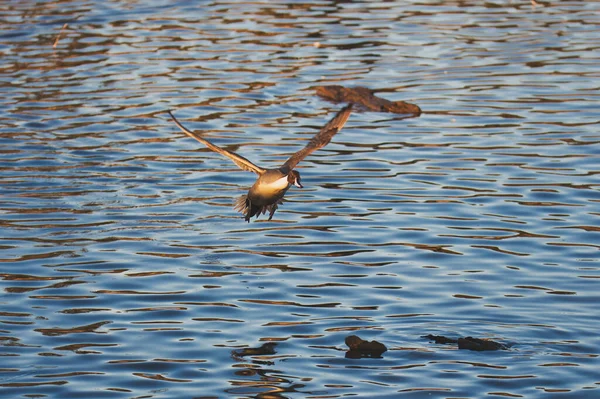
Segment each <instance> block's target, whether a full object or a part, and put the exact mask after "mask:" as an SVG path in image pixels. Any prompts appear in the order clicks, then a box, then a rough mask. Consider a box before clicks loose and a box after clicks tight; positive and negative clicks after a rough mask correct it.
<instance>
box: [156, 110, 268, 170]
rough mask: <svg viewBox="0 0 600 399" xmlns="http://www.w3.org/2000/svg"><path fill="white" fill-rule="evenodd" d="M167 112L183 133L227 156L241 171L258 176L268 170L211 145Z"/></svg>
mask: <svg viewBox="0 0 600 399" xmlns="http://www.w3.org/2000/svg"><path fill="white" fill-rule="evenodd" d="M167 112H168V113H169V115H170V116H171V118H172V119H173V121H174V122H175V124H176V125H177V126H178V127H179V129H181V131H182V132H183V133H185V134H187V135H188V136H190V137H191V138H194V139H196V140H198V141H199V142H201V143H202V144H204V145H205V146H207V147H208V148H210V149H211V150H213V151H214V152H218V153H219V154H221V155H225V156H226V157H227V158H229V159H231V160H232V161H233V162H234V163H235V164H236V165H237V166H239V167H240V168H241V169H243V170H247V171H249V172H254V173H256V174H257V175H262V174H263V173H265V172H266V169H263V168H261V167H260V166H257V165H255V164H253V163H252V162H250V161H249V160H247V159H246V158H244V157H243V156H241V155H238V154H236V153H235V152H232V151H227V150H226V149H224V148H221V147H219V146H218V145H215V144H213V143H211V142H210V141H208V140H206V139H205V138H203V137H201V136H200V135H199V134H197V133H194V132H192V131H191V130H189V129H187V128H186V127H185V126H183V125H182V124H181V123H179V121H178V120H177V118H175V116H174V115H173V114H172V113H171V111H167Z"/></svg>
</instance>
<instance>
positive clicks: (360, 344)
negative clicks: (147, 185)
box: [345, 335, 387, 359]
mask: <svg viewBox="0 0 600 399" xmlns="http://www.w3.org/2000/svg"><path fill="white" fill-rule="evenodd" d="M345 341H346V345H348V348H350V350H349V351H348V352H346V357H347V358H350V359H360V358H363V357H381V355H382V354H383V352H385V351H387V348H386V346H385V345H384V344H382V343H381V342H377V341H365V340H364V339H362V338H360V337H358V336H357V335H349V336H347V337H346V340H345Z"/></svg>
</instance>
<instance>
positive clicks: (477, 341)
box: [423, 334, 509, 352]
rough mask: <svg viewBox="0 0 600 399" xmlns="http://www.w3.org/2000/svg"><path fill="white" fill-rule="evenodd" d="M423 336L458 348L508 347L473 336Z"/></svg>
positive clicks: (481, 349)
mask: <svg viewBox="0 0 600 399" xmlns="http://www.w3.org/2000/svg"><path fill="white" fill-rule="evenodd" d="M423 338H427V339H428V340H430V341H433V342H435V343H436V344H442V345H447V344H457V345H458V349H468V350H470V351H479V352H481V351H497V350H507V349H509V347H508V346H507V345H504V344H502V343H500V342H496V341H492V340H491V339H481V338H473V337H465V338H458V339H454V338H448V337H445V336H443V335H432V334H429V335H424V336H423Z"/></svg>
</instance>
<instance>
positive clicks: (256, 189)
mask: <svg viewBox="0 0 600 399" xmlns="http://www.w3.org/2000/svg"><path fill="white" fill-rule="evenodd" d="M168 112H169V115H170V116H171V118H173V121H174V122H175V124H176V125H177V126H178V127H179V128H180V129H181V131H183V132H184V133H185V134H187V135H188V136H190V137H192V138H194V139H196V140H198V141H199V142H201V143H202V144H204V145H205V146H207V147H208V148H209V149H211V150H213V151H215V152H218V153H219V154H222V155H225V156H226V157H228V158H230V159H231V160H232V161H233V162H234V163H235V164H236V165H237V166H239V167H240V168H241V169H243V170H247V171H249V172H254V173H256V174H257V175H258V178H257V179H256V182H254V185H252V187H251V188H250V190H249V191H248V194H246V195H242V196H241V197H239V198H238V199H237V200H236V202H235V206H234V209H235V210H237V211H240V212H241V213H243V214H244V219H245V220H246V222H250V218H251V217H252V216H255V215H256V217H257V218H258V216H259V215H260V214H264V213H266V212H267V211H268V212H269V220H271V218H272V217H273V215H274V214H275V211H276V210H277V207H278V205H279V204H281V203H282V202H283V196H284V195H285V193H286V192H287V190H288V189H289V188H290V186H291V185H292V184H293V185H294V186H296V187H299V188H302V184H301V183H300V173H299V172H298V171H297V170H294V168H295V167H296V165H298V162H300V161H302V160H303V159H304V158H305V157H306V156H307V155H309V154H310V153H312V152H313V151H316V150H318V149H319V148H323V147H324V146H326V145H327V144H328V143H329V141H330V140H331V138H332V137H333V136H334V135H335V134H336V133H337V132H339V131H340V129H341V128H342V127H343V126H344V124H345V123H346V121H347V120H348V117H349V116H350V113H351V112H352V104H348V105H347V106H345V107H344V108H342V109H341V110H340V111H339V112H338V113H337V114H336V115H335V116H334V117H333V119H331V120H330V121H329V122H328V123H327V124H326V125H325V126H323V128H322V129H321V130H320V131H319V132H318V133H317V134H316V135H315V136H314V137H313V138H312V139H310V141H309V142H308V144H307V145H306V146H305V147H304V148H303V149H301V150H300V151H298V152H296V153H295V154H294V155H292V156H291V157H289V159H288V160H287V161H285V163H284V164H283V165H281V166H280V167H279V168H275V169H265V168H261V167H260V166H257V165H255V164H253V163H252V162H250V161H249V160H247V159H246V158H244V157H243V156H241V155H238V154H236V153H235V152H232V151H228V150H226V149H224V148H221V147H219V146H217V145H215V144H213V143H211V142H210V141H208V140H206V139H205V138H203V137H201V136H200V135H199V134H198V133H194V132H192V131H191V130H188V129H187V128H185V127H184V126H183V125H182V124H181V123H179V121H178V120H177V119H176V118H175V116H173V114H172V113H171V111H168Z"/></svg>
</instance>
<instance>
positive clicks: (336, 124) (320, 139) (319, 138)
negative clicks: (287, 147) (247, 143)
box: [280, 104, 352, 173]
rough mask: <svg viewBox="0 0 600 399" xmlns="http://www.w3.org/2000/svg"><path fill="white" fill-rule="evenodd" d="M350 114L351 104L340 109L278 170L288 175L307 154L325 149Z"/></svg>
mask: <svg viewBox="0 0 600 399" xmlns="http://www.w3.org/2000/svg"><path fill="white" fill-rule="evenodd" d="M351 112H352V104H348V105H346V106H345V107H344V108H342V109H341V110H340V111H339V112H338V113H337V114H336V115H335V116H334V117H333V119H332V120H330V121H329V122H328V123H327V124H326V125H325V126H323V128H322V129H321V130H320V131H319V133H317V134H316V135H315V136H314V137H313V138H312V139H310V141H309V142H308V144H307V145H306V147H304V148H303V149H301V150H300V151H298V152H297V153H295V154H294V155H292V156H291V157H290V158H289V159H288V160H287V161H285V163H284V164H283V165H282V166H281V168H280V170H281V171H282V172H283V173H289V172H290V171H291V170H292V169H294V168H295V167H296V165H298V162H300V161H302V160H303V159H304V158H305V157H306V156H307V155H308V154H310V153H311V152H313V151H316V150H318V149H319V148H323V147H325V146H326V145H327V144H328V143H329V141H331V138H332V137H333V136H334V135H335V134H336V133H337V132H339V131H340V129H341V128H342V127H343V126H344V124H345V123H346V121H347V120H348V117H349V116H350V113H351Z"/></svg>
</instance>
